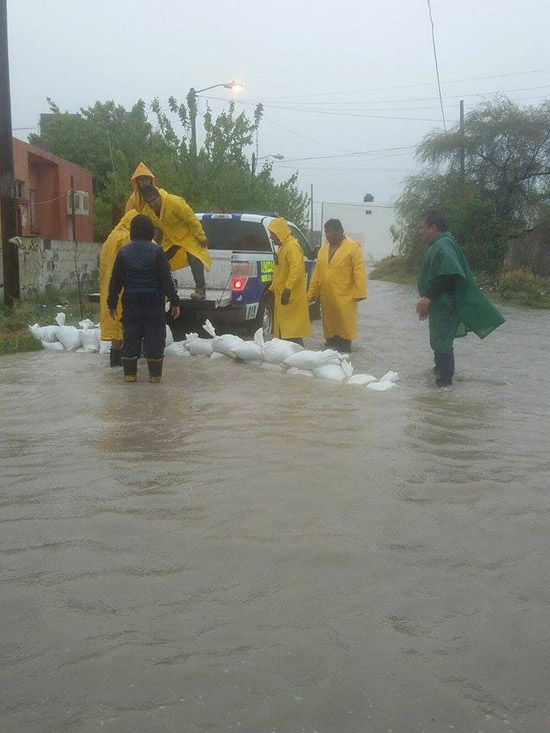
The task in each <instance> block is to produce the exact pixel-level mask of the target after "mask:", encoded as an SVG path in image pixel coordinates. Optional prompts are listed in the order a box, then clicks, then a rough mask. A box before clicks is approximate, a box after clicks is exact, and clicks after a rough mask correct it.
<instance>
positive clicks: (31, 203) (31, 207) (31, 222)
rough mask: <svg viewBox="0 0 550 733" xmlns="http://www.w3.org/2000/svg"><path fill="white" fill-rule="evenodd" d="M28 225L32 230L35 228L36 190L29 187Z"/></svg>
mask: <svg viewBox="0 0 550 733" xmlns="http://www.w3.org/2000/svg"><path fill="white" fill-rule="evenodd" d="M29 226H30V229H31V231H32V232H34V231H35V230H36V191H33V190H32V188H30V189H29Z"/></svg>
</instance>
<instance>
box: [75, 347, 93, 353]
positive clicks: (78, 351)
mask: <svg viewBox="0 0 550 733" xmlns="http://www.w3.org/2000/svg"><path fill="white" fill-rule="evenodd" d="M74 353H75V354H89V353H90V352H89V351H86V349H85V348H84V347H83V346H81V347H80V348H79V349H75V352H74Z"/></svg>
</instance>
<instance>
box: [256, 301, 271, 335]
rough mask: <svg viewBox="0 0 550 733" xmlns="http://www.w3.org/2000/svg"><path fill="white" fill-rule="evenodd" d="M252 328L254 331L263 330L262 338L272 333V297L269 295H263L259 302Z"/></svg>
mask: <svg viewBox="0 0 550 733" xmlns="http://www.w3.org/2000/svg"><path fill="white" fill-rule="evenodd" d="M254 328H255V329H256V330H257V329H258V328H263V331H264V338H267V337H269V336H271V334H272V333H273V296H272V295H271V293H265V294H264V296H263V297H262V299H261V301H260V305H259V306H258V313H257V315H256V320H255V324H254Z"/></svg>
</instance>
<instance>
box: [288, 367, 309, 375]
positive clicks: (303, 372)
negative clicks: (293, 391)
mask: <svg viewBox="0 0 550 733" xmlns="http://www.w3.org/2000/svg"><path fill="white" fill-rule="evenodd" d="M286 373H287V374H294V375H296V376H297V377H314V376H315V374H314V373H313V372H312V371H311V369H298V367H289V368H288V369H287V370H286Z"/></svg>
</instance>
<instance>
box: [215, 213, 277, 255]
mask: <svg viewBox="0 0 550 733" xmlns="http://www.w3.org/2000/svg"><path fill="white" fill-rule="evenodd" d="M201 223H202V228H203V229H204V233H205V234H206V238H207V239H208V247H209V249H222V250H240V251H244V252H271V251H272V249H271V245H270V243H269V239H268V236H267V233H266V231H265V229H264V226H263V224H261V223H260V222H258V221H241V220H240V219H203V220H202V222H201Z"/></svg>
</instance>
